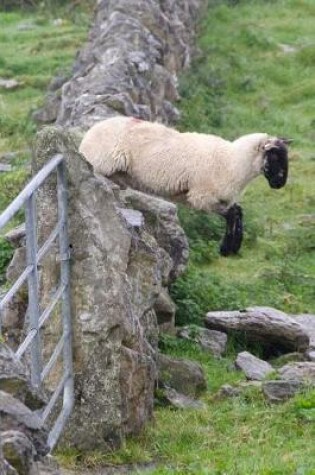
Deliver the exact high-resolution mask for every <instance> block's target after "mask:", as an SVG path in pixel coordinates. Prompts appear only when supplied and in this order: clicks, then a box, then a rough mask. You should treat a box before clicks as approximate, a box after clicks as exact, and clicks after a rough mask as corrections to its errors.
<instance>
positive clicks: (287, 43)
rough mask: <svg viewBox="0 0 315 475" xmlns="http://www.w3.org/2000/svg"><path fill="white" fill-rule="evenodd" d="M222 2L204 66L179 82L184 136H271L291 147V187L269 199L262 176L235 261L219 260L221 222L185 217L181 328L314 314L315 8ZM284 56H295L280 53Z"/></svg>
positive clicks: (204, 39)
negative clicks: (226, 318) (263, 311)
mask: <svg viewBox="0 0 315 475" xmlns="http://www.w3.org/2000/svg"><path fill="white" fill-rule="evenodd" d="M217 3H218V5H217V6H216V7H213V8H212V9H210V10H209V15H208V16H207V17H206V18H205V20H204V22H203V25H202V27H201V32H200V40H199V44H200V53H199V57H198V58H197V59H196V61H195V63H194V64H193V65H192V68H191V71H190V73H188V74H187V75H186V77H184V78H183V79H182V81H181V94H182V100H181V103H180V107H181V110H182V114H183V120H182V122H181V124H180V128H181V129H182V130H191V129H194V130H198V131H200V132H211V133H215V134H218V135H221V136H223V137H226V138H229V139H233V138H236V137H238V136H240V135H243V134H246V133H251V132H255V131H267V132H269V133H271V134H275V135H279V136H287V137H292V138H293V139H294V144H293V146H292V147H291V152H290V156H291V161H290V176H289V180H288V184H287V185H286V187H285V188H283V189H282V190H272V189H270V188H269V187H268V184H267V182H266V180H265V179H264V178H263V177H261V178H259V179H257V180H256V181H255V182H253V183H251V184H250V186H249V187H248V189H247V190H246V193H245V195H244V196H243V197H242V199H241V204H242V205H243V208H244V213H245V243H244V246H243V248H242V251H241V253H240V255H239V256H236V257H234V258H221V257H220V256H219V255H218V241H219V236H222V234H223V227H222V225H223V224H221V228H220V232H219V233H217V232H214V233H212V234H213V235H211V229H212V230H213V229H214V230H215V231H217V229H218V226H219V225H218V223H217V220H215V219H214V218H212V217H210V218H208V217H207V216H205V215H202V214H200V216H199V218H197V217H196V213H191V212H188V211H186V210H184V209H182V210H181V211H180V215H181V218H182V222H183V225H184V229H185V230H186V232H187V234H188V236H189V237H190V243H191V249H192V253H191V254H192V256H191V262H190V268H189V270H188V272H187V273H186V275H185V276H184V277H183V278H182V280H181V281H177V282H176V283H175V285H174V287H173V289H172V293H173V296H174V297H175V299H176V300H177V303H178V321H179V322H180V323H181V322H183V321H185V320H187V318H189V320H190V321H194V322H195V323H196V322H198V321H200V319H201V318H202V316H203V315H204V312H205V311H206V310H207V309H223V308H226V309H233V308H240V307H244V306H248V305H269V306H275V307H278V308H279V309H281V310H284V311H287V312H289V313H302V312H310V313H315V290H314V289H315V273H314V269H315V252H314V251H315V245H314V238H313V236H314V227H315V224H314V218H313V220H307V218H306V216H305V215H311V214H313V216H314V205H315V188H314V185H313V183H314V179H315V150H314V146H313V143H314V123H315V122H314V120H315V117H314V110H315V109H314V108H315V82H314V80H313V77H314V74H315V61H314V36H313V31H312V28H313V27H312V20H311V15H312V14H314V13H315V4H314V2H312V1H310V0H309V1H303V2H299V1H294V0H290V1H286V2H283V1H275V2H272V8H271V6H270V5H271V4H270V2H260V1H254V0H251V1H249V0H248V1H240V2H234V3H233V2H217ZM292 18H294V21H292ZM288 47H290V48H291V51H292V52H290V53H287V52H285V51H284V48H288ZM198 220H199V221H198ZM206 228H208V236H210V239H209V237H208V238H207V237H206ZM198 232H199V237H198V236H197V237H196V233H198ZM200 236H201V239H200ZM196 278H197V280H198V283H197V281H196ZM186 284H187V285H186ZM187 303H188V306H190V309H189V310H187ZM193 308H194V312H193V311H192V309H193ZM187 314H189V315H190V317H188V316H187Z"/></svg>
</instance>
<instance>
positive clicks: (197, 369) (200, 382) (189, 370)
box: [158, 354, 207, 397]
mask: <svg viewBox="0 0 315 475" xmlns="http://www.w3.org/2000/svg"><path fill="white" fill-rule="evenodd" d="M158 381H159V385H160V386H161V387H171V388H173V389H175V390H176V391H178V392H179V393H181V394H184V395H185V396H190V397H197V396H199V395H200V394H201V393H202V392H203V391H205V390H206V388H207V383H206V378H205V375H204V371H203V369H202V367H201V365H200V364H198V363H196V362H194V361H190V360H184V359H177V358H172V357H170V356H166V355H162V354H159V356H158Z"/></svg>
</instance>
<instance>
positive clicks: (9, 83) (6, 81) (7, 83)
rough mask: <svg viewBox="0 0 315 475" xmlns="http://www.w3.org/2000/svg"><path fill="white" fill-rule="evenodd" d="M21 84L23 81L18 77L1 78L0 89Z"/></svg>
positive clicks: (13, 87)
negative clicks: (17, 78)
mask: <svg viewBox="0 0 315 475" xmlns="http://www.w3.org/2000/svg"><path fill="white" fill-rule="evenodd" d="M21 85H22V83H21V82H20V81H17V80H16V79H4V78H0V89H16V88H18V87H19V86H21Z"/></svg>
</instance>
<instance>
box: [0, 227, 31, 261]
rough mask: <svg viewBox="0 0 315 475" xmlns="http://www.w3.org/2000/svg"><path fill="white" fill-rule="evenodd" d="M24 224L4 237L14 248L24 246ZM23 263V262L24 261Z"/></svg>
mask: <svg viewBox="0 0 315 475" xmlns="http://www.w3.org/2000/svg"><path fill="white" fill-rule="evenodd" d="M25 232H26V231H25V223H22V224H20V225H19V226H17V227H16V228H14V229H11V230H10V231H8V232H7V233H6V234H5V235H4V237H5V239H7V240H8V241H9V242H10V243H11V244H12V245H13V246H14V247H17V248H19V247H21V246H25ZM24 262H25V261H24Z"/></svg>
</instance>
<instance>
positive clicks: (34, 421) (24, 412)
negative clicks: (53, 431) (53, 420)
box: [0, 391, 49, 455]
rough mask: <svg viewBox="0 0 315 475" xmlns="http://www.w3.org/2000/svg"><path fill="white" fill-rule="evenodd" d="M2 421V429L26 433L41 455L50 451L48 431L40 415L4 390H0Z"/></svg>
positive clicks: (0, 419) (0, 414)
mask: <svg viewBox="0 0 315 475" xmlns="http://www.w3.org/2000/svg"><path fill="white" fill-rule="evenodd" d="M0 422H1V430H2V431H11V430H15V431H19V432H22V433H23V434H25V435H26V436H27V437H28V438H29V439H30V440H31V441H32V443H33V445H34V447H35V450H36V453H38V454H39V455H45V454H46V453H47V452H48V450H49V449H48V446H47V445H46V441H47V435H48V433H47V430H46V428H44V427H43V424H42V422H41V420H40V418H39V417H38V415H37V414H36V413H35V412H32V411H31V410H30V409H29V408H28V407H26V406H25V405H24V404H23V403H22V402H20V401H18V400H17V399H15V398H14V397H13V396H11V394H8V393H5V392H4V391H0Z"/></svg>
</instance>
